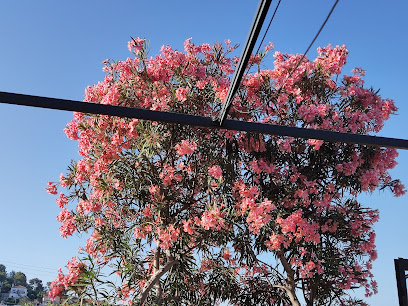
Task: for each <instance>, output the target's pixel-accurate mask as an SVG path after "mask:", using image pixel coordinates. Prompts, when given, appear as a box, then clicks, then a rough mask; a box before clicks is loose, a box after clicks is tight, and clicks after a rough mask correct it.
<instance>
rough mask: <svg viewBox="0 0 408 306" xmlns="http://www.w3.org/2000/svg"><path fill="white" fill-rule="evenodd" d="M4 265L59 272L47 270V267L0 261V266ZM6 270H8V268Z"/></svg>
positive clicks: (51, 269)
mask: <svg viewBox="0 0 408 306" xmlns="http://www.w3.org/2000/svg"><path fill="white" fill-rule="evenodd" d="M2 263H6V264H5V265H4V266H6V265H13V266H21V267H22V266H26V267H29V268H35V269H42V270H50V271H57V270H58V269H53V268H46V267H40V266H34V265H27V264H23V263H17V262H12V261H7V260H2V259H0V264H2ZM21 267H20V268H21ZM6 268H7V266H6ZM44 272H48V271H44Z"/></svg>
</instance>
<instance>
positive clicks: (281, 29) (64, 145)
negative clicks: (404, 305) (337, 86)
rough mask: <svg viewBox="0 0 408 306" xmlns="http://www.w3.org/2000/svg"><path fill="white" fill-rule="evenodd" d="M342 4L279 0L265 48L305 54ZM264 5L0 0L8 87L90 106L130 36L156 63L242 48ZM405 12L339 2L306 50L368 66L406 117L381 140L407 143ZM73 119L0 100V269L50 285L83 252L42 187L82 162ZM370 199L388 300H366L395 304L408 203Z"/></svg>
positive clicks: (393, 122)
mask: <svg viewBox="0 0 408 306" xmlns="http://www.w3.org/2000/svg"><path fill="white" fill-rule="evenodd" d="M333 2H334V1H327V0H315V1H304V0H292V1H289V0H282V4H281V7H280V8H279V10H278V13H277V15H276V18H275V20H274V23H273V24H272V27H271V29H270V31H269V33H268V35H267V37H266V41H272V42H273V43H274V44H275V49H276V50H279V51H283V52H289V53H302V52H304V50H305V49H306V47H307V45H308V44H309V42H310V41H311V39H312V38H313V37H314V35H315V33H316V31H317V30H318V28H319V27H320V25H321V23H322V22H323V20H324V18H325V17H326V15H327V13H328V11H329V10H330V8H331V6H332V4H333ZM276 3H277V0H274V1H273V2H272V9H273V8H274V5H275V4H276ZM257 5H258V1H255V0H253V1H220V0H218V1H215V0H209V1H205V2H203V1H136V0H132V1H130V0H120V1H115V2H113V1H104V0H99V1H95V0H92V1H91V0H89V1H54V0H38V1H31V0H13V1H1V2H0V91H6V92H15V93H24V94H32V95H39V96H48V97H56V98H66V99H73V100H82V99H83V93H84V88H85V87H86V86H87V85H91V84H94V83H97V82H98V81H99V80H102V79H103V76H104V75H103V72H102V71H101V68H102V65H101V64H100V63H101V61H103V60H105V59H107V58H108V59H116V60H121V59H126V57H128V56H131V54H130V53H129V52H128V50H127V47H126V46H127V41H128V40H129V39H130V37H131V36H132V37H138V36H140V37H144V38H146V39H148V40H150V49H151V52H150V54H151V55H155V54H156V53H158V52H159V49H160V46H162V45H165V44H169V45H171V46H173V47H174V48H178V49H182V47H183V42H184V40H185V39H187V38H189V37H192V38H193V41H194V42H195V43H203V42H209V43H212V42H215V41H219V42H222V41H224V39H231V41H232V42H233V43H241V45H242V44H243V43H244V42H245V40H246V37H247V33H248V30H249V27H250V25H251V23H252V19H253V16H254V13H255V10H256V7H257ZM407 11H408V2H407V1H405V0H390V1H368V0H360V1H351V0H343V1H340V2H339V4H338V6H337V8H336V9H335V11H334V13H333V15H332V18H331V19H330V20H329V22H328V24H327V25H326V27H325V28H324V30H323V32H322V33H321V35H320V36H319V38H318V40H317V41H316V43H315V45H314V46H313V48H312V50H311V52H310V54H309V58H312V57H313V56H314V55H315V54H316V52H315V50H316V48H317V47H318V46H325V45H327V44H328V43H331V44H332V45H337V44H339V45H341V44H346V45H347V48H348V49H349V51H350V56H349V59H348V64H347V66H346V69H345V71H344V72H345V73H349V71H350V70H351V69H352V68H354V67H356V66H358V67H363V68H364V69H366V70H367V74H366V86H368V87H369V86H372V87H374V88H376V89H378V88H380V89H381V91H380V93H381V95H382V96H383V97H389V98H393V99H394V100H395V101H396V104H397V106H398V107H399V112H398V115H397V116H393V117H392V119H390V120H389V122H388V123H387V124H386V127H385V128H384V129H383V131H382V132H381V133H380V135H382V136H389V137H395V138H408V136H407V132H406V131H407V130H408V104H407V100H408V93H407V85H406V82H407V75H406V72H407V71H408V63H407V60H406V52H407V51H406V50H407V47H408V39H407V38H406V32H407V30H408V21H407V19H406V16H405V13H406V12H407ZM270 13H271V12H270ZM270 15H271V14H269V16H270ZM269 16H268V19H267V20H269V18H270V17H269ZM262 33H263V32H262ZM271 62H272V58H271V59H270V61H269V65H270V64H271ZM270 67H271V66H270ZM71 117H72V114H71V113H69V112H61V111H53V110H42V109H35V108H29V107H21V106H11V105H3V104H0V130H1V131H2V133H1V134H2V137H1V147H0V148H1V149H0V169H1V175H0V194H1V197H0V263H4V264H5V265H6V266H7V267H8V268H9V270H11V269H13V270H15V271H19V270H21V271H23V272H25V273H26V275H27V277H28V278H29V279H30V278H33V277H39V278H41V279H42V280H43V281H44V282H47V281H51V280H53V279H54V278H55V276H56V271H57V269H58V267H61V266H64V265H65V263H66V261H67V260H68V259H70V258H71V257H72V256H75V255H76V254H77V247H78V246H79V245H80V244H81V239H80V238H76V237H73V238H70V239H68V240H65V239H63V238H61V237H60V236H59V232H58V227H59V225H58V223H57V221H56V220H55V217H56V215H57V214H58V212H59V209H58V207H57V205H56V204H55V198H54V197H53V196H49V195H48V194H47V193H46V192H45V189H44V188H45V185H46V181H48V180H57V178H58V176H59V174H60V173H61V172H65V169H66V167H67V165H68V164H69V162H70V160H71V159H77V158H78V157H77V147H76V143H74V142H72V141H69V140H68V139H67V138H66V136H65V135H64V133H63V132H62V129H63V128H64V127H65V124H66V123H67V122H68V121H69V120H70V119H71ZM398 161H399V165H398V166H397V168H396V169H395V170H394V171H393V172H392V173H393V174H394V176H395V177H398V178H401V179H402V181H403V182H404V183H405V184H406V185H408V175H407V172H408V171H407V170H408V152H404V151H400V157H399V159H398ZM361 200H362V201H363V202H364V203H365V204H366V205H367V206H370V207H375V208H379V209H380V221H379V223H378V225H377V226H376V229H377V247H378V253H379V257H378V259H377V261H376V262H375V264H374V274H375V276H376V279H377V281H378V283H379V291H380V292H379V294H378V295H377V296H374V297H373V298H371V299H369V300H368V301H369V303H370V304H372V305H396V304H397V290H396V283H395V274H394V266H393V259H394V258H397V257H405V258H408V245H407V244H406V243H405V242H406V239H405V237H406V232H408V229H407V227H406V215H407V213H408V204H407V203H406V202H407V196H405V197H401V198H393V197H392V196H391V194H390V193H389V192H374V193H373V194H372V195H371V196H364V197H362V198H361ZM11 263H13V264H11ZM50 269H51V270H50ZM52 271H55V272H52Z"/></svg>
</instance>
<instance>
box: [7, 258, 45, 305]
mask: <svg viewBox="0 0 408 306" xmlns="http://www.w3.org/2000/svg"><path fill="white" fill-rule="evenodd" d="M1 282H2V286H1V292H2V293H8V292H10V290H11V287H12V286H13V285H15V286H19V285H20V286H24V287H26V288H27V296H28V298H29V299H30V300H35V299H38V298H41V297H42V296H43V294H44V291H45V288H44V286H43V284H42V280H40V279H39V278H33V279H30V280H29V282H28V283H27V277H26V275H25V274H24V273H23V272H15V271H11V272H10V273H7V270H6V266H5V265H2V264H0V283H1ZM20 302H21V301H20Z"/></svg>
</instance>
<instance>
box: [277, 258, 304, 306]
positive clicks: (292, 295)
mask: <svg viewBox="0 0 408 306" xmlns="http://www.w3.org/2000/svg"><path fill="white" fill-rule="evenodd" d="M277 255H278V257H279V259H280V261H281V263H282V265H283V268H284V269H285V271H286V274H287V275H288V286H287V287H285V286H283V287H284V289H285V290H286V292H287V294H288V296H289V299H290V301H291V303H292V305H293V306H300V304H299V301H298V299H297V297H296V292H295V289H296V284H295V272H294V271H293V269H292V267H291V266H290V264H289V263H288V261H287V260H286V257H285V255H284V254H283V252H282V251H279V252H277ZM275 286H277V285H275Z"/></svg>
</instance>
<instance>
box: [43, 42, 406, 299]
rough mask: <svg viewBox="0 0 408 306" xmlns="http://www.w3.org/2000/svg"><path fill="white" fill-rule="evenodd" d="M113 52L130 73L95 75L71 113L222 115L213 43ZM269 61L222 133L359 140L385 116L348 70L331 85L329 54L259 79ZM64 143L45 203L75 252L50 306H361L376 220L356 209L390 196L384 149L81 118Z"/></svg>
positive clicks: (281, 66) (251, 77)
mask: <svg viewBox="0 0 408 306" xmlns="http://www.w3.org/2000/svg"><path fill="white" fill-rule="evenodd" d="M128 48H129V50H130V51H131V52H133V54H134V58H128V59H127V60H125V61H117V62H115V61H105V62H104V68H103V69H104V71H105V72H106V77H105V80H104V81H102V82H100V83H98V84H96V85H94V86H90V87H88V88H87V89H86V91H85V101H86V102H92V103H101V104H110V105H122V106H128V107H139V108H147V109H152V110H161V111H171V112H179V113H187V114H194V115H201V116H212V117H215V116H216V115H217V113H218V112H219V110H220V109H221V108H222V105H223V101H224V99H225V96H226V94H227V91H228V88H229V84H230V77H231V74H232V73H233V71H234V67H235V65H236V63H237V58H236V57H233V56H232V55H231V54H232V52H233V51H234V49H235V48H236V46H232V45H231V44H230V42H229V41H226V43H225V45H222V44H219V43H216V44H214V45H212V46H211V45H209V44H202V45H195V44H193V43H192V42H191V40H190V39H188V40H187V41H186V42H185V44H184V52H181V51H177V50H174V49H172V48H171V47H169V46H163V47H162V49H161V53H160V54H159V55H157V56H156V57H151V58H148V56H147V49H148V48H147V44H146V42H145V41H144V40H143V39H140V38H137V39H133V40H132V41H130V42H129V45H128ZM271 49H273V45H272V44H269V45H267V46H266V47H265V49H264V50H263V51H262V52H260V53H258V54H255V55H253V56H252V57H251V60H250V65H251V69H250V70H248V73H247V74H246V75H245V77H244V80H243V82H242V84H241V87H240V89H239V91H238V93H237V95H236V97H235V99H234V101H233V103H232V107H231V110H230V112H229V116H230V118H233V119H239V120H245V121H256V122H263V123H270V124H279V125H287V126H296V127H306V128H313V129H326V130H333V131H341V132H350V133H359V134H371V133H376V132H379V131H380V130H381V128H382V127H383V124H384V122H385V121H386V120H387V119H388V118H389V116H390V114H392V113H394V112H396V110H397V108H396V107H395V105H394V102H393V101H392V100H390V99H382V98H381V97H380V96H379V95H378V92H376V91H374V90H373V89H367V88H365V87H364V80H363V77H364V70H362V69H361V68H357V69H354V70H353V71H352V74H351V75H345V74H342V68H343V66H344V65H345V64H346V59H347V55H348V51H347V49H346V47H345V46H336V47H332V46H330V45H329V46H327V47H324V48H319V49H318V56H317V57H316V59H314V60H313V61H311V60H309V59H307V57H304V58H303V57H302V55H301V54H282V53H280V52H275V54H274V58H275V61H274V67H273V69H267V68H264V67H263V65H262V60H263V59H264V57H265V56H266V54H267V52H268V51H270V50H271ZM300 61H301V62H300ZM65 133H66V134H67V136H68V137H69V138H70V139H72V140H76V141H78V145H79V155H80V156H81V159H80V160H79V161H77V162H73V163H72V164H71V165H70V166H69V168H68V172H67V173H65V174H61V176H60V180H59V182H48V188H47V191H48V192H49V193H51V194H57V188H58V186H60V187H62V188H65V190H66V191H65V192H64V193H63V192H61V193H60V194H59V197H58V199H57V203H58V205H59V207H60V208H61V213H60V214H59V215H58V217H57V219H58V220H59V221H60V222H61V227H60V232H61V235H62V236H63V237H68V236H70V235H72V234H74V233H75V232H78V233H84V232H89V233H90V238H89V239H88V240H87V242H86V245H85V247H84V249H81V253H80V255H79V258H76V257H75V258H73V259H72V260H70V261H69V262H68V265H67V267H68V274H66V275H64V274H63V272H62V270H60V273H59V275H58V278H57V279H56V280H55V281H54V282H53V283H52V285H51V288H52V296H57V295H59V294H61V293H62V291H64V290H71V291H72V292H75V293H77V294H80V295H82V296H88V297H91V298H93V299H95V300H97V299H106V300H109V301H111V302H112V303H113V302H116V301H118V300H122V301H125V302H128V303H129V304H132V303H136V304H145V305H156V304H166V305H180V304H200V305H214V304H215V303H217V302H222V301H228V302H230V303H232V304H235V305H248V304H251V305H271V304H274V305H287V304H292V305H299V295H300V294H302V295H303V299H304V300H305V302H306V304H307V305H328V304H339V305H347V304H348V303H351V304H355V303H360V302H358V301H355V300H353V299H352V297H351V296H350V295H349V291H350V290H349V289H352V288H358V287H364V288H365V289H366V295H367V296H370V295H371V294H373V293H375V292H376V290H377V287H376V282H375V280H373V275H372V273H371V266H372V261H373V260H375V258H376V256H377V253H376V250H375V244H374V242H375V233H374V230H373V224H374V223H375V222H376V221H377V219H378V211H376V210H372V209H370V208H368V207H366V206H364V205H363V204H361V203H360V202H359V201H358V198H357V196H358V195H359V194H361V193H362V192H372V191H374V190H375V189H384V188H389V189H390V190H391V192H393V193H394V194H395V195H396V196H400V195H402V194H404V193H405V190H404V187H403V185H402V184H401V183H400V182H399V181H398V180H394V179H392V178H391V176H390V174H389V172H388V170H389V169H392V168H393V167H395V165H396V161H395V159H396V157H397V155H398V153H397V151H396V150H395V149H388V148H375V147H368V146H365V145H359V144H345V143H331V142H323V141H321V140H316V139H309V140H304V139H295V138H292V137H282V136H271V135H260V134H255V133H246V132H238V131H226V130H223V129H207V128H195V127H191V126H185V125H178V124H162V123H157V122H149V121H142V120H137V119H126V118H117V117H109V116H105V115H90V114H82V113H75V114H74V119H73V120H72V121H71V122H69V123H68V125H67V127H66V129H65ZM106 267H109V269H110V270H109V271H114V272H115V273H116V275H117V278H118V280H117V283H114V282H112V279H111V278H109V277H104V275H105V274H106ZM109 286H111V287H109ZM361 303H362V302H361Z"/></svg>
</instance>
